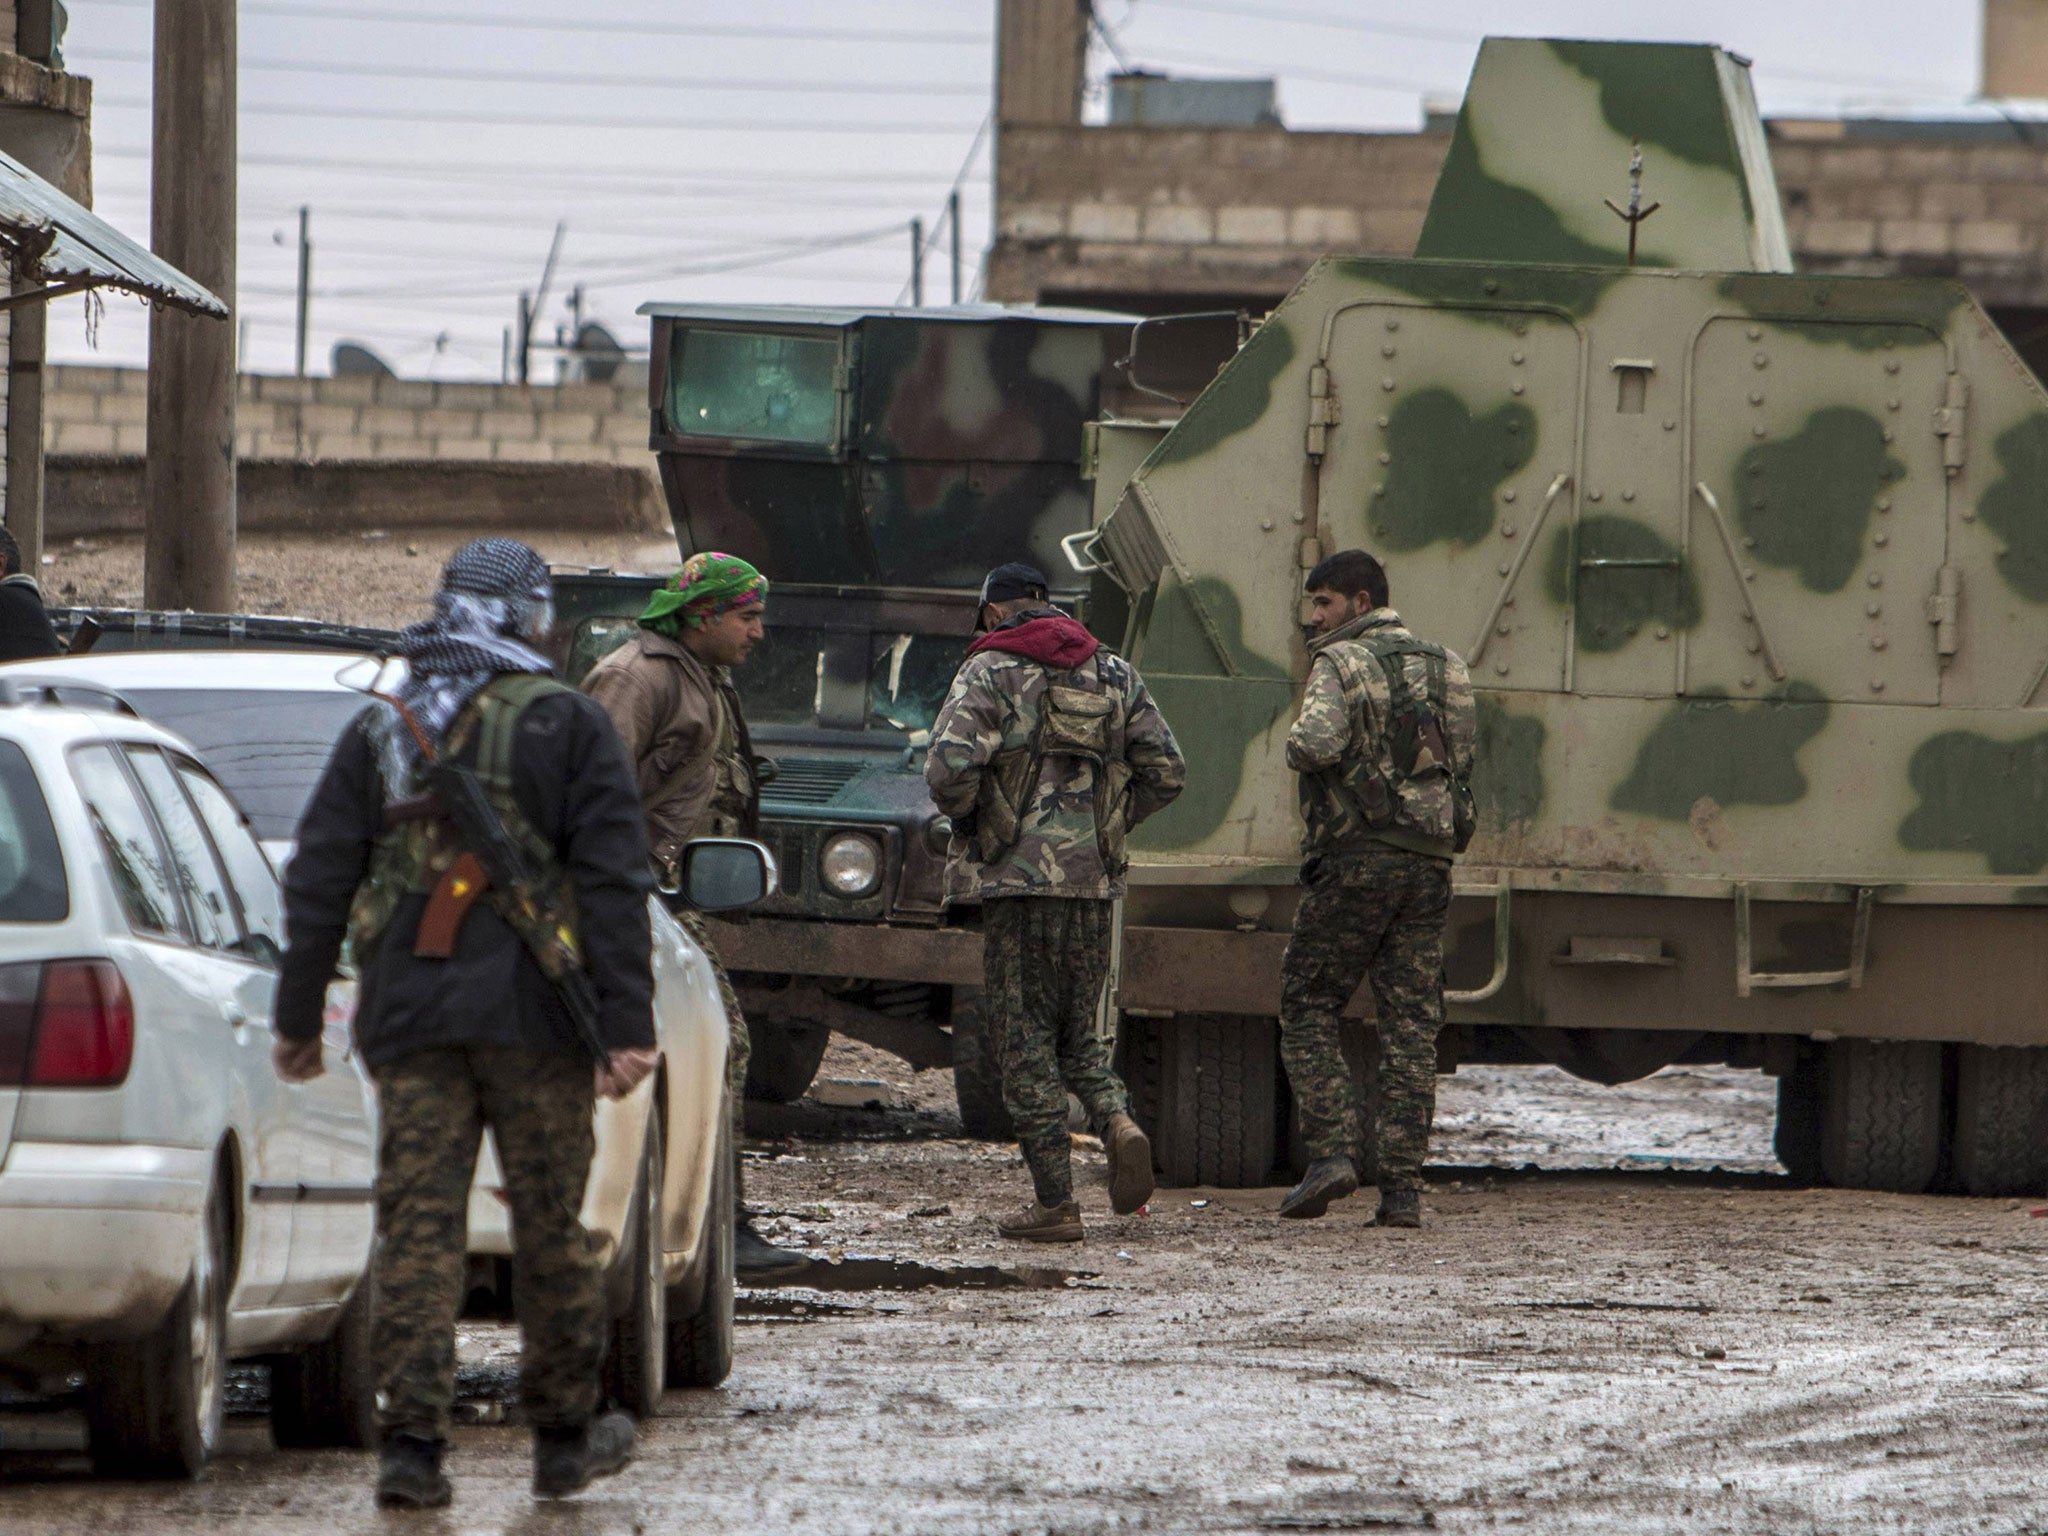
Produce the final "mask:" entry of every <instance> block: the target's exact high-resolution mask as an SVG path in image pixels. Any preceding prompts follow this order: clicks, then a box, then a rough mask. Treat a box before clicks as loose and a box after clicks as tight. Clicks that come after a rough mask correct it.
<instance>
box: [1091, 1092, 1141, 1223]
mask: <svg viewBox="0 0 2048 1536" xmlns="http://www.w3.org/2000/svg"><path fill="white" fill-rule="evenodd" d="M1102 1150H1103V1151H1104V1152H1106V1153H1108V1154H1109V1208H1110V1209H1111V1210H1112V1211H1115V1212H1116V1213H1117V1215H1119V1216H1128V1215H1130V1214H1131V1213H1132V1212H1133V1211H1137V1210H1142V1209H1143V1208H1144V1205H1145V1202H1146V1201H1147V1200H1150V1199H1151V1198H1152V1143H1151V1142H1150V1141H1148V1140H1147V1139H1146V1137H1145V1133H1144V1131H1143V1130H1141V1129H1140V1128H1139V1126H1138V1122H1137V1121H1135V1120H1133V1119H1132V1118H1131V1117H1130V1116H1129V1115H1124V1114H1116V1115H1111V1116H1110V1117H1109V1124H1108V1125H1106V1126H1104V1127H1103V1128H1102Z"/></svg>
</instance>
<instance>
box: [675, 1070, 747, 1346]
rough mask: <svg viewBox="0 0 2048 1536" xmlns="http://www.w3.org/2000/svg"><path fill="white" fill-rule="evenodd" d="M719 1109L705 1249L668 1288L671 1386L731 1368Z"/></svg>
mask: <svg viewBox="0 0 2048 1536" xmlns="http://www.w3.org/2000/svg"><path fill="white" fill-rule="evenodd" d="M720 1114H721V1116H722V1123H721V1126H720V1130H719V1135H718V1146H717V1150H716V1151H714V1152H713V1153H712V1156H713V1157H714V1158H715V1159H717V1161H716V1162H715V1163H714V1165H713V1166H712V1169H711V1200H710V1202H709V1204H708V1206H707V1207H706V1209H705V1212H704V1251H703V1253H702V1254H701V1255H699V1257H698V1260H697V1273H696V1274H695V1275H693V1276H691V1277H690V1279H689V1280H688V1281H686V1282H685V1283H684V1284H682V1285H678V1286H676V1287H674V1288H673V1289H671V1290H670V1292H669V1294H668V1384H669V1385H670V1386H671V1387H715V1386H717V1385H718V1384H719V1383H720V1382H721V1381H723V1380H725V1378H726V1377H727V1376H728V1375H730V1374H731V1373H732V1285H733V1277H732V1242H733V1237H732V1234H733V1224H734V1223H735V1222H737V1221H738V1220H739V1212H738V1211H737V1210H736V1209H735V1208H734V1201H733V1167H732V1163H733V1146H732V1119H731V1117H730V1116H729V1115H725V1113H724V1110H723V1108H721V1110H720Z"/></svg>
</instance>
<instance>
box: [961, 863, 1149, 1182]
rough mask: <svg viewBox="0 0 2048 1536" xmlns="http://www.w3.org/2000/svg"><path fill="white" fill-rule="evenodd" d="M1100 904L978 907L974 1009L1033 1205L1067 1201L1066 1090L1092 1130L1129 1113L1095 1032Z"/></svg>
mask: <svg viewBox="0 0 2048 1536" xmlns="http://www.w3.org/2000/svg"><path fill="white" fill-rule="evenodd" d="M1113 910H1114V909H1113V906H1112V904H1111V903H1109V902H1107V901H1089V900H1081V899H1076V898H1071V897H1048V896H1010V897H1005V898H1003V899H1001V900H997V901H985V902H983V903H982V906H981V914H982V916H981V942H982V977H983V980H984V983H985V989H984V996H983V1003H982V1006H983V1008H984V1010H985V1015H986V1018H987V1021H988V1028H989V1029H990V1030H991V1031H992V1032H993V1035H994V1038H995V1040H996V1042H997V1049H998V1051H999V1052H1000V1053H1001V1061H1002V1068H1003V1104H1004V1106H1005V1107H1006V1108H1007V1109H1008V1110H1009V1111H1010V1122H1011V1124H1012V1125H1013V1126H1014V1127H1015V1128H1016V1132H1017V1145H1018V1148H1019V1149H1020V1150H1021V1151H1022V1152H1023V1154H1024V1162H1025V1165H1026V1166H1027V1167H1029V1168H1030V1170H1031V1182H1032V1185H1033V1186H1034V1187H1035V1188H1036V1190H1037V1192H1038V1203H1039V1204H1040V1205H1058V1204H1060V1203H1061V1202H1062V1201H1064V1200H1068V1199H1071V1198H1072V1197H1073V1193H1074V1174H1073V1166H1072V1157H1071V1143H1070V1142H1069V1140H1068V1137H1067V1094H1068V1092H1069V1091H1071V1092H1072V1093H1073V1095H1074V1097H1075V1098H1077V1099H1079V1100H1080V1101H1081V1103H1082V1105H1083V1107H1085V1108H1086V1109H1087V1111H1088V1117H1089V1120H1090V1121H1091V1123H1093V1124H1094V1125H1095V1126H1096V1128H1097V1129H1100V1128H1101V1127H1102V1126H1103V1125H1104V1124H1105V1123H1106V1122H1107V1121H1108V1119H1109V1117H1110V1116H1111V1115H1115V1114H1122V1113H1124V1112H1126V1111H1128V1110H1129V1108H1130V1106H1131V1101H1130V1096H1129V1095H1128V1094H1127V1093H1125V1092H1124V1085H1123V1084H1122V1083H1121V1082H1120V1081H1118V1079H1117V1075H1116V1073H1115V1072H1114V1071H1113V1070H1112V1069H1111V1067H1110V1064H1109V1047H1108V1045H1107V1044H1106V1043H1104V1041H1103V1039H1102V1037H1101V1036H1100V1035H1098V1034H1096V1032H1095V1007H1096V1004H1097V1003H1098V1002H1100V1001H1101V998H1102V984H1103V982H1104V981H1106V980H1107V979H1108V978H1109V924H1110V914H1111V912H1112V911H1113Z"/></svg>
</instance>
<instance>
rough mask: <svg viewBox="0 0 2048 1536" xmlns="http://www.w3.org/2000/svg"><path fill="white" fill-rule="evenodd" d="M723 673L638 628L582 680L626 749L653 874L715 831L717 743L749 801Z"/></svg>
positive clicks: (741, 734) (747, 765) (742, 743)
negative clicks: (727, 753) (725, 749)
mask: <svg viewBox="0 0 2048 1536" xmlns="http://www.w3.org/2000/svg"><path fill="white" fill-rule="evenodd" d="M723 673H724V668H722V667H721V668H716V669H714V668H710V667H707V666H705V665H704V663H703V662H701V661H699V660H698V659H697V658H696V657H695V656H692V655H691V654H690V653H689V651H688V650H686V649H684V647H683V646H682V645H680V644H679V643H677V642H676V641H674V640H670V639H668V638H667V637H666V636H664V635H657V634H655V633H654V632H653V631H651V630H646V629H643V630H641V631H639V632H638V633H637V634H636V635H635V636H634V637H633V638H632V639H631V640H628V641H627V642H626V643H625V644H624V645H622V646H620V647H619V648H618V649H617V650H615V651H613V652H612V653H611V654H610V655H609V656H607V657H605V658H604V659H603V660H602V661H600V662H599V663H598V664H597V665H596V666H594V667H592V668H591V669H590V675H589V676H588V677H586V678H584V679H583V689H584V692H586V693H588V694H589V695H590V696H591V697H592V698H594V699H596V700H597V702H598V703H600V704H602V705H603V706H604V710H605V713H606V714H608V715H610V716H611V718H612V724H613V725H614V726H616V727H618V732H619V736H620V738H621V739H622V740H623V741H624V742H625V744H626V757H627V759H628V760H629V761H630V762H631V763H632V764H633V773H634V776H635V778H636V779H637V780H638V782H639V787H640V803H641V804H642V805H643V806H645V807H646V809H647V842H648V845H649V847H650V848H651V849H652V851H653V854H654V862H655V864H656V865H657V867H662V868H666V867H667V866H668V865H669V864H671V863H672V862H673V861H674V860H675V858H676V856H677V855H678V854H679V853H680V852H681V851H682V847H683V844H684V843H686V842H688V841H689V840H690V839H691V838H693V837H704V836H707V835H710V834H712V833H713V831H714V828H713V825H712V823H713V821H714V817H713V812H714V810H715V809H717V807H716V806H715V805H714V801H716V800H717V799H718V798H719V788H720V774H719V762H718V757H719V752H718V748H719V742H720V740H721V738H725V739H726V740H727V741H728V742H729V750H731V751H732V752H733V754H734V755H735V756H736V757H738V758H739V760H740V762H739V763H738V764H729V765H728V771H729V773H733V774H739V775H740V779H739V783H738V785H737V786H736V787H737V789H738V790H739V791H740V792H741V795H742V797H743V798H744V799H745V800H747V801H749V802H750V801H751V799H752V793H753V774H752V766H751V761H750V759H749V758H748V757H747V753H746V735H745V729H744V727H743V726H742V724H741V723H740V720H739V717H738V700H737V698H735V696H734V695H733V691H732V685H731V684H730V683H729V682H727V681H726V680H725V677H724V676H723ZM728 711H731V715H732V718H731V720H730V723H729V724H728V722H727V720H726V714H727V712H728ZM733 830H738V829H737V828H735V829H733Z"/></svg>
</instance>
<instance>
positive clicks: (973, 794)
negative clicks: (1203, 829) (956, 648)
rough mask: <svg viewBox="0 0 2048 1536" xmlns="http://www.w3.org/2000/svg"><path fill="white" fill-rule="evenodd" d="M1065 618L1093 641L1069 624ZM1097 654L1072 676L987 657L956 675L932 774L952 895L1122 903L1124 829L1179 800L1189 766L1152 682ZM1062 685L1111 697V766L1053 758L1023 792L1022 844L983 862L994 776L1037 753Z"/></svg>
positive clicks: (1003, 654)
mask: <svg viewBox="0 0 2048 1536" xmlns="http://www.w3.org/2000/svg"><path fill="white" fill-rule="evenodd" d="M1061 622H1062V623H1064V624H1067V625H1071V626H1072V629H1073V630H1075V631H1078V632H1079V633H1080V634H1082V635H1084V636H1085V634H1086V631H1084V630H1081V629H1080V626H1079V625H1078V624H1074V623H1073V621H1072V620H1065V619H1063V620H1061ZM1089 649H1090V650H1091V651H1092V654H1088V655H1086V658H1085V659H1084V660H1082V661H1081V662H1080V664H1079V665H1077V666H1075V667H1072V668H1071V669H1060V668H1055V667H1052V666H1049V665H1047V664H1045V663H1042V662H1040V661H1036V660H1033V659H1031V658H1030V657H1028V656H1025V655H1019V654H1016V653H1013V652H1009V651H1003V650H980V651H977V652H975V653H973V654H971V655H970V656H969V657H968V658H967V660H966V661H965V662H964V663H962V665H961V667H960V670H959V672H958V673H957V674H956V675H955V676H954V678H953V687H952V691H951V692H950V693H949V694H948V695H947V697H946V702H945V705H944V707H943V708H942V709H941V710H940V711H939V717H938V719H937V720H936V721H934V722H933V724H932V739H931V748H930V751H929V752H928V753H927V755H926V758H925V770H924V773H925V782H926V783H927V784H928V785H929V786H930V787H931V792H932V799H933V801H934V802H935V803H936V804H937V806H938V808H939V809H940V810H941V811H943V812H945V813H946V814H947V815H948V816H950V817H952V818H953V826H954V835H953V841H952V847H951V849H950V864H949V868H948V871H947V896H948V898H949V899H955V898H965V899H968V900H975V899H981V900H986V899H988V898H991V897H1003V896H1068V897H1083V898H1093V899H1097V900H1104V899H1111V898H1114V897H1117V896H1121V895H1122V894H1123V889H1124V883H1123V873H1124V867H1125V862H1126V861H1125V860H1124V858H1123V848H1122V844H1123V834H1124V832H1126V831H1127V830H1128V829H1129V828H1131V827H1134V826H1136V825H1137V824H1138V823H1139V822H1141V821H1143V820H1144V819H1145V818H1146V817H1147V816H1150V815H1151V814H1153V812H1155V811H1158V810H1160V809H1161V808H1162V807H1164V806H1166V805H1167V804H1169V803H1170V802H1171V801H1172V800H1173V798H1174V796H1176V795H1178V794H1179V793H1180V791H1181V787H1182V785H1183V784H1184V783H1185V782H1186V779H1187V765H1186V763H1184V762H1183V761H1182V759H1181V755H1180V748H1179V747H1178V746H1177V745H1176V744H1175V743H1174V739H1173V732H1172V731H1171V730H1170V729H1169V728H1168V727H1167V724H1166V720H1165V718H1164V717H1163V716H1162V715H1161V714H1160V713H1159V709H1158V706H1157V705H1155V704H1154V703H1153V702H1152V696H1151V694H1150V693H1148V692H1147V691H1146V688H1145V683H1144V679H1142V678H1141V677H1139V676H1138V673H1137V669H1136V668H1134V667H1132V666H1131V664H1130V663H1129V662H1127V661H1125V660H1124V659H1123V658H1122V657H1120V656H1117V655H1114V654H1113V653H1111V652H1109V651H1106V650H1095V649H1093V646H1092V642H1091V643H1090V646H1089ZM1056 686H1057V687H1074V688H1078V689H1080V690H1082V691H1087V692H1092V693H1097V694H1102V695H1107V696H1108V697H1109V698H1110V699H1111V700H1113V702H1114V706H1115V707H1114V708H1113V710H1112V712H1111V714H1110V715H1109V716H1108V720H1109V722H1110V728H1109V730H1108V733H1107V736H1108V744H1109V751H1108V753H1107V756H1106V760H1105V762H1104V763H1103V764H1102V765H1101V766H1099V767H1098V765H1097V764H1096V763H1095V762H1094V761H1092V760H1091V759H1090V758H1088V757H1085V756H1073V755H1068V754H1066V753H1062V752H1057V751H1050V750H1048V751H1045V752H1044V753H1043V755H1042V756H1041V757H1040V760H1039V768H1038V773H1037V776H1036V779H1035V781H1033V782H1032V783H1031V784H1030V785H1029V786H1028V788H1027V790H1026V792H1025V793H1024V794H1023V795H1022V796H1021V801H1022V803H1021V807H1020V814H1019V816H1018V823H1019V826H1018V834H1017V837H1016V839H1015V841H1014V842H1013V843H1012V844H1011V845H1010V846H1009V847H1008V848H1006V849H1004V850H1003V851H1001V852H1000V854H999V855H998V856H996V857H994V858H993V859H989V858H985V857H983V849H982V847H981V846H979V845H978V844H977V842H976V839H975V833H976V831H977V822H978V820H979V819H980V817H981V815H982V811H983V808H984V807H985V806H986V804H987V797H988V794H989V791H990V790H991V788H992V787H993V785H992V783H991V781H992V780H993V779H994V778H995V777H996V776H997V775H998V774H999V772H1000V771H1001V769H1002V766H1003V764H1004V763H1005V762H1009V763H1015V762H1017V761H1019V759H1018V757H1017V756H1015V754H1028V753H1029V752H1030V750H1031V748H1032V746H1033V743H1034V741H1035V740H1037V739H1038V735H1039V724H1040V718H1041V715H1042V714H1043V713H1044V712H1045V709H1046V706H1047V699H1048V695H1049V693H1050V691H1051V690H1052V689H1053V688H1054V687H1056ZM1105 783H1106V784H1109V785H1111V786H1113V787H1112V788H1111V790H1110V793H1111V795H1112V797H1113V798H1112V804H1111V805H1110V806H1109V807H1107V808H1105V810H1106V814H1105V815H1104V816H1103V817H1102V825H1101V827H1100V829H1099V831H1098V812H1097V805H1096V792H1097V789H1098V787H1099V786H1100V785H1102V784H1105ZM1115 786H1121V787H1120V788H1118V787H1115Z"/></svg>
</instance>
